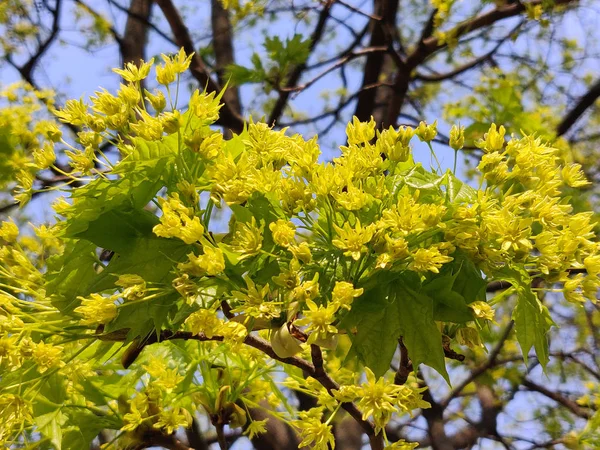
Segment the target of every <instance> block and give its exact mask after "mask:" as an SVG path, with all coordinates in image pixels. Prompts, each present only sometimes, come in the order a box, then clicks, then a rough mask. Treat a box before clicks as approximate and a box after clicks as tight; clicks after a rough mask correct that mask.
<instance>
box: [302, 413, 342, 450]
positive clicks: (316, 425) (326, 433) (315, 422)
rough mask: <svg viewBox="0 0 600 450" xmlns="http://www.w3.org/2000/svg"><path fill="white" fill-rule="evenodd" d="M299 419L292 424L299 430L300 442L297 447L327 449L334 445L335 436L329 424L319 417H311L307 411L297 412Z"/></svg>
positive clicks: (316, 449) (314, 449) (315, 449)
mask: <svg viewBox="0 0 600 450" xmlns="http://www.w3.org/2000/svg"><path fill="white" fill-rule="evenodd" d="M298 416H299V418H300V419H299V420H295V421H294V422H293V424H294V425H295V426H296V427H297V428H298V429H299V430H300V437H301V438H302V442H300V444H299V445H298V446H299V447H309V446H310V447H311V448H312V449H313V450H329V449H330V448H334V447H335V438H334V437H333V432H332V429H331V425H327V424H326V423H323V422H322V421H321V418H320V417H311V416H309V412H300V413H298Z"/></svg>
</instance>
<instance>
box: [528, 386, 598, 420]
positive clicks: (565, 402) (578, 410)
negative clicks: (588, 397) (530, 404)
mask: <svg viewBox="0 0 600 450" xmlns="http://www.w3.org/2000/svg"><path fill="white" fill-rule="evenodd" d="M522 385H523V386H524V387H526V388H527V389H529V390H530V391H535V392H539V393H540V394H542V395H545V396H546V397H548V398H549V399H551V400H554V401H555V402H556V403H558V404H560V405H562V406H564V407H565V408H567V409H568V410H569V411H571V412H572V413H573V414H575V415H576V416H578V417H582V418H584V419H589V418H590V417H592V413H591V412H590V411H588V410H587V409H584V408H582V407H581V406H579V405H578V404H577V403H576V402H574V401H573V400H571V399H569V398H567V397H565V396H563V395H561V394H560V393H558V392H555V391H551V390H550V389H548V388H546V387H544V386H540V385H539V384H536V383H534V382H533V381H531V380H528V379H527V378H526V379H524V380H523V383H522Z"/></svg>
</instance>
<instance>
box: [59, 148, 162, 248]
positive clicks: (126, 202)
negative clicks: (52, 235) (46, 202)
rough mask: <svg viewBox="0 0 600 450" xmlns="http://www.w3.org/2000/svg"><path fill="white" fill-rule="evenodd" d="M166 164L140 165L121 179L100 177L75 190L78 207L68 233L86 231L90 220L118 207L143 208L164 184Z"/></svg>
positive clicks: (70, 216) (71, 215)
mask: <svg viewBox="0 0 600 450" xmlns="http://www.w3.org/2000/svg"><path fill="white" fill-rule="evenodd" d="M166 164H167V160H166V159H160V160H156V161H153V162H152V163H150V162H146V163H140V164H136V166H135V170H133V171H131V172H129V173H127V175H126V176H123V177H122V178H119V179H118V180H108V179H106V178H97V179H95V180H93V181H91V182H90V183H88V184H87V185H85V186H82V187H80V188H78V189H75V190H74V191H73V194H72V196H71V197H72V198H73V199H74V201H75V202H76V203H77V206H76V208H75V207H72V208H71V209H70V211H69V213H68V216H67V219H66V221H65V230H64V235H65V236H67V237H72V236H76V235H77V234H79V233H82V232H84V231H86V230H87V229H88V227H89V224H90V222H93V221H95V220H97V219H98V218H99V217H101V216H102V215H103V214H105V213H107V212H108V211H112V210H114V209H118V208H125V209H127V208H131V209H134V210H141V209H143V208H144V207H145V206H147V205H148V203H149V202H150V201H151V200H152V198H153V197H154V196H155V195H156V193H157V192H158V191H159V190H160V188H162V187H163V186H164V181H163V177H164V176H165V172H166V169H165V167H166Z"/></svg>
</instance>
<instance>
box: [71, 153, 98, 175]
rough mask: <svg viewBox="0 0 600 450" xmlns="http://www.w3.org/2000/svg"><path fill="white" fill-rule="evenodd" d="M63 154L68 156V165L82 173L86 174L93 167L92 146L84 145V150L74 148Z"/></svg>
mask: <svg viewBox="0 0 600 450" xmlns="http://www.w3.org/2000/svg"><path fill="white" fill-rule="evenodd" d="M65 154H66V155H67V156H68V157H69V159H70V161H69V165H70V166H71V167H72V168H73V169H74V170H75V171H76V172H81V173H82V174H83V175H85V174H88V173H89V172H90V170H92V169H93V168H94V160H95V155H94V149H93V148H92V147H86V148H85V150H84V151H81V150H75V151H73V152H72V151H70V150H67V151H65Z"/></svg>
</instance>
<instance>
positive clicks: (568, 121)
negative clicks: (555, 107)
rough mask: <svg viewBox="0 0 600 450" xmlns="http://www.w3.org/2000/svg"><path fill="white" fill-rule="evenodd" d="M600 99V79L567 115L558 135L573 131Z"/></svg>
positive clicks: (558, 129)
mask: <svg viewBox="0 0 600 450" xmlns="http://www.w3.org/2000/svg"><path fill="white" fill-rule="evenodd" d="M598 97H600V79H598V80H597V81H596V82H595V83H594V84H593V85H592V86H591V87H590V89H589V90H588V91H587V93H586V94H585V95H583V96H582V97H581V98H580V99H579V100H578V101H577V103H576V104H575V106H574V107H573V108H572V109H571V110H570V111H569V112H568V113H567V115H566V116H565V117H564V118H563V120H561V121H560V123H559V124H558V127H556V135H557V136H562V135H564V134H565V133H566V132H567V131H569V130H570V129H571V127H572V126H573V125H575V122H577V120H578V119H579V118H580V117H581V116H582V115H583V114H584V113H585V112H586V111H587V109H588V108H589V107H591V106H592V105H593V104H594V103H595V102H596V100H597V99H598Z"/></svg>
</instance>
